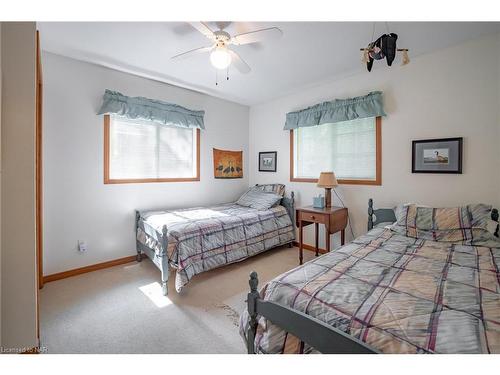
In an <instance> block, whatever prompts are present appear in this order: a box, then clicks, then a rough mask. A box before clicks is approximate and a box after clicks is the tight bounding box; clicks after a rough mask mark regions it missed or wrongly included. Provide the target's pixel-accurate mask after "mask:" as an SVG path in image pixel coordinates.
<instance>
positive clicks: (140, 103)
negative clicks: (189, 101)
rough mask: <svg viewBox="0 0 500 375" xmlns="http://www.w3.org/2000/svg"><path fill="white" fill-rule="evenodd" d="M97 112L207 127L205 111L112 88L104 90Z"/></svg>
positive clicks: (168, 123)
mask: <svg viewBox="0 0 500 375" xmlns="http://www.w3.org/2000/svg"><path fill="white" fill-rule="evenodd" d="M97 114H98V115H103V114H115V115H118V116H123V117H126V118H129V119H137V120H143V121H152V122H156V123H159V124H163V125H170V126H178V127H182V128H200V129H205V125H204V123H203V116H204V115H205V111H192V110H190V109H187V108H184V107H181V106H180V105H177V104H170V103H166V102H162V101H161V100H153V99H148V98H143V97H140V96H137V97H129V96H125V95H123V94H121V93H119V92H117V91H111V90H106V91H105V92H104V96H103V102H102V106H101V109H100V110H99V112H98V113H97Z"/></svg>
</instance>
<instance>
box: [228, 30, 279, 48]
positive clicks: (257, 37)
mask: <svg viewBox="0 0 500 375" xmlns="http://www.w3.org/2000/svg"><path fill="white" fill-rule="evenodd" d="M282 35H283V31H281V30H280V29H278V28H277V27H270V28H268V29H260V30H255V31H250V32H248V33H243V34H238V35H235V36H233V37H232V38H231V43H232V44H236V45H237V46H241V45H243V44H250V43H257V42H264V41H267V40H272V39H277V38H279V37H281V36H282Z"/></svg>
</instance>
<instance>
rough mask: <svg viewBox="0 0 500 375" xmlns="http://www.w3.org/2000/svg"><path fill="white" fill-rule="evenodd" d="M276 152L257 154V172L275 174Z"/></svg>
mask: <svg viewBox="0 0 500 375" xmlns="http://www.w3.org/2000/svg"><path fill="white" fill-rule="evenodd" d="M277 154H278V153H277V152H276V151H265V152H259V172H276V155H277Z"/></svg>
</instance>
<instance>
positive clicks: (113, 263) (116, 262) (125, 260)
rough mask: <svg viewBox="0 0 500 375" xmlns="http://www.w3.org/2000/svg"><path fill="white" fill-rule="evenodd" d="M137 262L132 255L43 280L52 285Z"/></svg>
mask: <svg viewBox="0 0 500 375" xmlns="http://www.w3.org/2000/svg"><path fill="white" fill-rule="evenodd" d="M142 257H143V258H146V255H145V254H142ZM136 260H137V256H136V255H131V256H128V257H124V258H119V259H114V260H109V261H107V262H102V263H97V264H92V265H90V266H85V267H80V268H75V269H72V270H69V271H64V272H58V273H53V274H52V275H47V276H45V277H44V278H43V281H44V282H45V283H50V282H51V281H56V280H61V279H66V278H68V277H72V276H77V275H81V274H84V273H88V272H93V271H98V270H102V269H105V268H110V267H114V266H120V265H122V264H127V263H131V262H134V261H136Z"/></svg>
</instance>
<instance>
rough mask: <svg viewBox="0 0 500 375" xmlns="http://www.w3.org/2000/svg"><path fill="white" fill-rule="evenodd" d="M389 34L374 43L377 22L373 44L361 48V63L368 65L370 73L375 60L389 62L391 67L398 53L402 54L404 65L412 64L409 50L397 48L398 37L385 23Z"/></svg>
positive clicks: (373, 32)
mask: <svg viewBox="0 0 500 375" xmlns="http://www.w3.org/2000/svg"><path fill="white" fill-rule="evenodd" d="M385 28H386V30H387V34H383V35H381V36H380V37H379V38H378V39H377V40H375V41H373V38H374V36H375V22H374V23H373V30H372V38H371V39H372V42H370V43H369V44H368V46H367V47H365V48H360V49H359V50H360V51H362V57H361V62H362V63H363V64H366V68H367V69H368V71H369V72H370V71H371V70H372V65H373V61H374V60H383V59H386V60H387V65H389V66H391V65H392V62H393V60H394V58H395V57H396V53H397V52H402V64H401V65H406V64H408V63H409V62H410V58H409V57H408V49H407V48H396V41H397V39H398V35H397V34H395V33H391V32H389V25H388V24H387V22H385Z"/></svg>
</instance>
